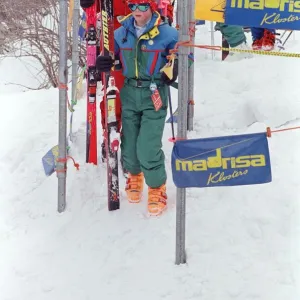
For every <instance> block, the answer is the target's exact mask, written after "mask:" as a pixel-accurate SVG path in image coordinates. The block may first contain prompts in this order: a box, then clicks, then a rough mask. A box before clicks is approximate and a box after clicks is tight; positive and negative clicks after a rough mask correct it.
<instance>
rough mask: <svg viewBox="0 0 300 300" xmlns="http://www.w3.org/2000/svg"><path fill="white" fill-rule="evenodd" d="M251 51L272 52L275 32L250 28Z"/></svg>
mask: <svg viewBox="0 0 300 300" xmlns="http://www.w3.org/2000/svg"><path fill="white" fill-rule="evenodd" d="M251 34H252V40H253V44H252V49H253V50H265V51H272V50H273V49H274V46H275V30H274V29H265V28H257V27H251Z"/></svg>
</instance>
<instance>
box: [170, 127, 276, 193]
mask: <svg viewBox="0 0 300 300" xmlns="http://www.w3.org/2000/svg"><path fill="white" fill-rule="evenodd" d="M172 173H173V181H174V183H175V185H176V186H177V187H179V188H189V187H200V188H203V187H214V186H234V185H249V184H261V183H267V182H271V181H272V175H271V163H270V155H269V147H268V140H267V135H266V133H255V134H247V135H236V136H225V137H216V138H206V139H193V140H184V141H177V142H176V143H175V145H174V148H173V152H172Z"/></svg>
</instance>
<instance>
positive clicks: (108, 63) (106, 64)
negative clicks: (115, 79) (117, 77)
mask: <svg viewBox="0 0 300 300" xmlns="http://www.w3.org/2000/svg"><path fill="white" fill-rule="evenodd" d="M113 65H114V60H113V59H112V57H111V56H101V55H99V56H98V57H97V59H96V69H97V70H98V72H109V71H110V70H111V68H112V67H113Z"/></svg>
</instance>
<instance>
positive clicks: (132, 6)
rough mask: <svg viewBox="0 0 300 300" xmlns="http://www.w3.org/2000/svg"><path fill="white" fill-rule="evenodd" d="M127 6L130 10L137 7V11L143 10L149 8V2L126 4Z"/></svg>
mask: <svg viewBox="0 0 300 300" xmlns="http://www.w3.org/2000/svg"><path fill="white" fill-rule="evenodd" d="M128 7H129V9H130V10H131V11H135V10H136V9H137V8H138V9H139V11H142V12H145V11H147V10H148V9H149V8H150V4H148V3H142V4H132V3H131V4H128Z"/></svg>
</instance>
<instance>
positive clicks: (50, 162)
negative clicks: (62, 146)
mask: <svg viewBox="0 0 300 300" xmlns="http://www.w3.org/2000/svg"><path fill="white" fill-rule="evenodd" d="M57 158H58V146H54V147H53V148H52V149H50V150H49V151H48V152H47V153H46V154H45V155H44V156H43V158H42V163H43V167H44V171H45V174H46V176H50V175H52V174H53V173H54V171H55V168H56V160H57Z"/></svg>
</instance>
